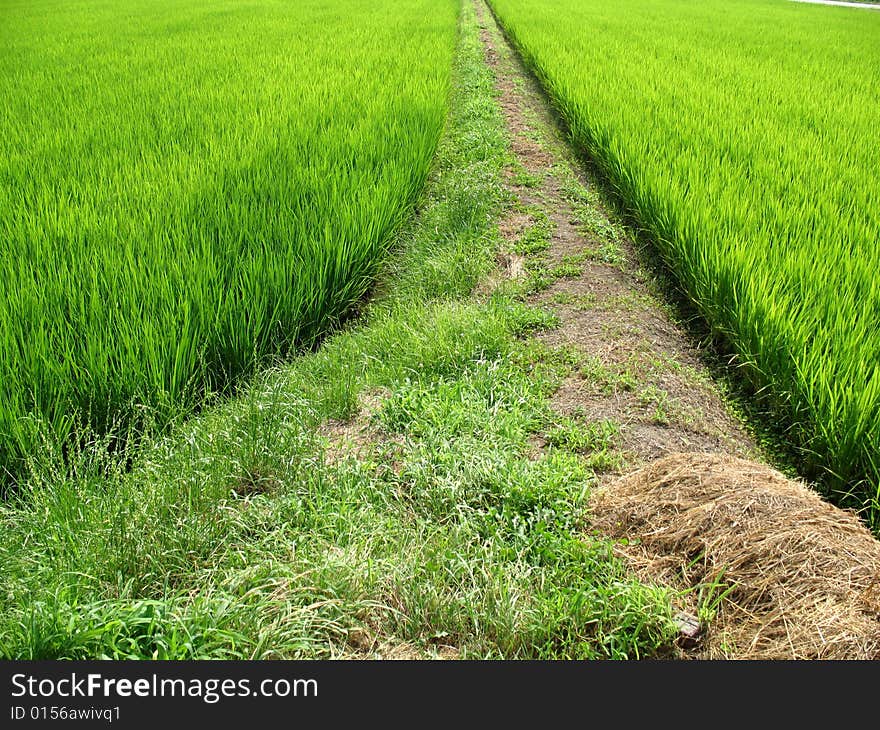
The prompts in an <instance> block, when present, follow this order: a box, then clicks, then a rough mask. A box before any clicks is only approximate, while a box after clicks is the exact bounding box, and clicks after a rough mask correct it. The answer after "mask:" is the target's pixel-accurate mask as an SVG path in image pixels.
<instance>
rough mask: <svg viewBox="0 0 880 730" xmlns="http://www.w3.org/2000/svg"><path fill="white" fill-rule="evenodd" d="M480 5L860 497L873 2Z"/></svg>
mask: <svg viewBox="0 0 880 730" xmlns="http://www.w3.org/2000/svg"><path fill="white" fill-rule="evenodd" d="M490 2H491V5H492V8H493V9H494V11H495V12H496V13H497V15H498V17H499V19H500V21H501V22H502V24H503V26H504V27H505V28H506V30H507V31H508V32H509V34H510V35H511V37H512V38H513V39H514V41H515V42H516V44H517V45H518V46H519V48H520V49H521V51H522V53H523V55H524V57H525V58H526V60H527V62H528V63H529V65H530V66H531V67H532V68H533V70H534V71H535V72H536V75H537V76H538V77H539V79H540V80H541V81H542V83H543V84H544V86H545V87H546V88H547V90H548V91H549V93H550V94H551V96H552V97H553V99H554V102H555V103H556V104H557V106H558V108H559V110H560V112H561V114H562V115H563V116H564V117H565V119H566V121H567V122H568V125H569V127H570V129H571V133H572V135H573V137H574V139H575V140H576V142H577V143H578V144H579V145H580V146H581V147H582V148H583V149H585V150H587V151H588V152H589V153H590V155H592V156H593V157H595V158H596V159H597V160H598V161H599V163H600V165H601V166H602V167H603V168H604V171H605V172H606V173H607V174H608V177H609V178H610V180H611V181H612V183H613V185H614V187H615V189H616V191H617V193H619V196H620V197H621V199H622V200H623V201H624V202H625V204H626V206H627V207H628V208H630V210H631V211H632V213H633V214H634V216H635V217H636V219H637V220H638V221H639V222H640V224H641V225H643V226H644V227H645V228H647V229H649V230H650V232H651V234H652V237H653V238H654V239H655V241H656V243H657V246H658V249H659V251H660V253H661V255H662V257H663V258H664V260H665V261H666V263H667V264H668V266H669V267H670V268H671V269H672V271H673V272H674V274H675V275H676V277H677V279H678V281H679V282H680V284H681V286H682V288H683V289H684V290H685V291H686V292H687V294H688V295H689V297H690V298H691V299H692V300H693V302H694V303H695V305H696V307H697V308H698V310H699V311H700V312H701V313H702V314H703V315H704V317H705V318H706V320H707V321H708V322H709V323H710V324H711V325H712V327H713V330H714V332H715V333H716V335H719V336H721V337H722V338H723V339H724V340H726V341H727V342H728V344H729V345H730V346H732V347H733V348H734V349H735V351H736V352H737V353H738V355H739V361H740V365H741V368H740V370H741V372H743V373H744V374H745V375H746V377H747V378H748V379H749V380H750V381H751V383H752V384H753V386H754V388H755V390H756V391H757V392H758V393H759V394H760V395H761V396H762V397H763V398H764V404H765V406H766V408H767V410H768V412H769V413H771V414H772V416H771V417H772V418H774V419H777V420H778V422H779V424H780V427H781V428H784V429H785V430H786V439H790V440H791V442H792V443H793V444H794V445H795V446H796V447H797V448H798V449H799V451H800V455H801V456H800V458H801V460H802V467H803V472H804V473H805V474H806V475H807V476H818V477H821V478H822V479H824V480H825V483H826V484H827V485H828V486H829V488H830V489H834V490H849V492H850V495H851V498H850V499H848V500H846V503H847V504H851V505H855V506H860V507H862V506H873V507H874V508H875V510H876V507H877V496H878V487H880V276H878V271H880V144H878V138H877V110H878V109H880V42H878V40H880V14H876V13H870V12H864V11H860V10H859V9H847V8H833V7H823V6H818V5H807V4H801V3H793V2H777V1H776V0H736V1H735V2H734V1H732V0H706V1H705V2H701V3H681V2H676V1H675V0H617V1H616V2H614V3H608V2H604V1H603V0H552V1H551V0H490Z"/></svg>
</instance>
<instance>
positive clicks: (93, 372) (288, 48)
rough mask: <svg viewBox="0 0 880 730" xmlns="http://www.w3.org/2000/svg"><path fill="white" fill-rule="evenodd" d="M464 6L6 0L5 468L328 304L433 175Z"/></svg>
mask: <svg viewBox="0 0 880 730" xmlns="http://www.w3.org/2000/svg"><path fill="white" fill-rule="evenodd" d="M458 6H459V3H458V2H457V0H381V1H379V2H370V3H365V2H359V0H334V2H332V3H328V2H321V1H320V0H297V2H283V1H281V0H253V2H248V3H238V2H233V1H232V0H185V1H184V2H179V1H178V0H174V1H172V0H150V1H149V2H147V1H146V0H112V1H110V0H103V1H102V0H87V1H86V0H28V1H27V2H24V1H20V0H7V1H6V2H4V3H3V4H2V7H0V240H2V246H0V276H2V280H3V286H2V287H0V472H3V471H5V472H6V473H7V475H10V474H11V475H13V476H14V475H16V474H17V473H18V472H19V471H20V469H21V467H22V463H23V460H25V459H26V458H27V456H28V455H29V454H31V453H33V452H34V450H35V449H36V448H37V444H38V443H39V442H40V441H39V440H40V439H41V438H42V437H43V436H48V437H49V438H50V439H52V440H53V441H57V440H60V441H62V442H63V441H65V440H69V438H70V436H71V434H72V433H73V432H74V431H75V430H77V429H79V428H80V427H81V426H83V425H85V426H89V427H91V428H94V429H97V430H98V431H106V430H107V429H110V428H111V427H115V426H117V425H118V426H120V427H131V425H132V424H135V425H136V424H137V423H138V422H140V421H143V420H144V419H159V420H163V419H167V418H170V417H172V416H174V415H175V414H179V413H180V412H182V411H185V410H186V409H188V408H191V407H193V406H194V405H195V404H196V403H197V402H198V401H199V399H200V398H202V397H204V394H205V393H211V392H224V391H226V390H228V389H229V387H230V384H232V383H234V382H235V381H236V379H237V378H239V377H240V376H242V375H243V374H247V373H249V372H252V371H253V370H254V369H255V367H256V366H257V365H258V364H261V363H262V364H265V363H266V362H267V361H269V360H271V359H272V358H275V357H279V356H284V355H285V354H287V353H288V352H289V351H290V350H291V349H292V348H297V347H304V346H308V345H310V344H312V343H313V342H314V341H315V340H316V338H318V337H319V336H320V335H321V334H322V333H324V332H326V331H327V329H328V328H330V327H332V326H333V325H334V324H335V323H337V322H339V320H340V319H341V318H342V317H343V316H344V315H345V313H346V311H347V310H348V309H349V308H350V306H351V304H352V303H353V302H354V301H356V300H357V299H358V298H360V297H361V296H362V295H363V294H364V292H365V291H366V290H367V288H368V287H369V284H370V281H371V277H372V276H373V275H374V274H375V273H376V270H377V266H378V265H379V263H380V262H381V260H382V255H383V253H384V252H385V250H386V249H387V247H388V245H389V241H390V240H391V236H392V234H393V232H394V231H395V229H396V228H397V226H398V225H399V224H400V223H401V221H402V220H403V219H404V217H405V216H406V215H407V214H408V212H409V210H410V208H411V205H412V203H413V202H414V199H415V196H416V195H417V193H418V191H419V190H420V188H421V186H422V183H423V181H424V179H425V176H426V174H427V170H428V167H429V164H430V161H431V158H432V155H433V153H434V149H435V146H436V143H437V140H438V137H439V134H440V132H441V129H442V127H443V124H444V118H445V113H446V106H447V91H448V85H449V72H450V64H451V57H452V52H453V48H454V43H455V32H456V18H457V14H458Z"/></svg>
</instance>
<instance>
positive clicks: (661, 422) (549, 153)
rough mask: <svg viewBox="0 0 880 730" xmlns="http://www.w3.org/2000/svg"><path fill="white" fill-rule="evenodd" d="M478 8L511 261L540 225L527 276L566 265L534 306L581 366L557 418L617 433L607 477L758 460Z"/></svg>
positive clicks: (513, 263)
mask: <svg viewBox="0 0 880 730" xmlns="http://www.w3.org/2000/svg"><path fill="white" fill-rule="evenodd" d="M477 10H478V17H479V20H480V24H481V33H482V39H483V43H484V44H485V49H486V61H487V63H488V64H489V65H490V66H492V67H493V69H494V71H495V74H496V79H497V89H498V94H499V103H500V105H501V109H502V111H503V114H504V118H505V121H506V124H507V128H508V131H509V135H510V143H511V151H512V153H513V155H514V157H515V160H514V161H513V162H512V164H511V165H510V166H509V168H508V187H509V190H510V192H511V195H512V196H513V198H514V199H515V200H516V201H517V202H516V203H515V204H514V206H513V210H511V211H510V212H509V213H508V214H507V217H506V218H505V219H504V220H503V221H502V222H501V225H500V229H501V233H502V235H503V236H504V237H505V239H506V240H507V242H508V243H509V245H510V247H511V251H513V250H514V249H515V248H516V246H517V242H518V241H520V240H521V239H522V237H523V236H524V235H527V234H528V231H529V230H530V229H531V228H533V227H534V226H535V225H536V224H537V223H538V222H540V221H544V223H543V225H544V226H545V227H548V226H547V224H548V222H549V229H550V230H552V234H551V235H550V238H549V247H548V248H547V249H546V250H544V251H543V252H542V256H541V257H540V258H535V257H531V258H529V259H528V260H527V261H526V263H525V267H526V269H531V270H534V269H536V268H538V267H540V268H542V269H546V270H548V271H553V270H554V268H556V269H558V268H559V267H563V268H564V269H565V275H564V276H561V277H559V278H556V279H555V281H553V282H552V283H551V284H550V285H549V286H548V287H547V288H545V289H543V290H542V291H539V292H536V293H535V294H533V295H532V296H531V297H530V299H529V301H530V303H532V304H535V305H539V306H541V307H544V308H546V309H550V310H552V311H553V312H555V314H556V315H557V316H558V318H559V321H560V326H559V327H558V328H556V329H554V330H551V331H549V332H547V333H545V334H543V335H542V339H543V341H544V342H545V343H546V344H547V345H550V346H553V347H560V346H562V347H566V348H570V349H572V350H574V351H575V352H577V353H578V356H579V357H580V358H583V360H584V363H585V364H584V366H582V367H581V368H580V370H579V372H578V373H577V374H575V375H573V376H571V377H569V378H568V379H567V380H566V381H565V383H564V384H563V386H562V387H561V388H560V389H559V391H558V392H557V394H556V396H555V398H554V403H553V405H554V407H555V410H556V411H557V412H558V413H559V414H560V415H562V416H572V415H575V416H577V417H578V418H582V419H584V420H586V421H591V422H593V421H605V422H611V423H613V427H614V429H615V430H617V432H618V433H617V436H616V437H615V442H614V445H615V447H616V449H617V451H618V454H619V456H620V457H622V458H620V459H619V460H618V462H617V463H618V469H613V470H611V471H610V473H609V476H610V475H611V474H612V473H614V472H615V471H618V472H619V471H620V470H626V469H629V468H632V467H636V466H639V465H641V464H643V463H645V462H646V461H649V460H652V459H656V458H658V457H661V456H663V455H665V454H668V453H672V452H676V451H704V452H717V453H724V454H731V455H737V456H745V457H749V456H751V457H754V456H755V454H756V449H755V444H754V441H753V440H752V439H751V437H750V436H749V435H748V434H747V433H746V431H745V429H744V428H743V426H742V424H741V423H740V422H739V421H738V419H737V418H735V417H734V416H733V415H732V414H731V412H730V410H729V408H728V406H727V405H726V403H725V401H724V400H723V398H722V396H721V394H720V392H719V389H718V386H717V385H716V384H715V383H714V382H713V381H712V378H711V377H710V374H709V370H708V368H707V366H706V365H705V364H704V363H703V362H702V361H701V358H700V352H699V350H698V348H697V346H696V345H695V344H694V343H693V342H692V341H691V340H690V339H689V337H688V335H687V334H686V332H685V331H684V329H683V328H682V327H680V326H678V325H677V324H676V323H675V322H674V321H673V319H672V317H671V313H670V311H669V309H668V308H667V307H666V306H665V305H664V304H663V303H662V300H661V298H660V296H659V295H658V293H657V291H656V286H654V285H653V281H652V279H651V277H650V275H649V274H648V273H646V271H645V270H644V269H643V268H642V267H641V266H640V264H639V258H638V256H637V253H636V247H635V244H634V242H633V240H632V238H631V237H629V236H628V235H627V234H626V231H625V230H624V228H623V227H622V226H621V225H620V223H618V222H617V221H615V220H614V218H613V216H612V215H611V214H610V213H609V210H608V207H607V206H605V205H604V204H603V203H602V200H601V195H600V193H599V191H598V187H597V186H596V185H595V184H594V182H593V181H591V180H589V179H588V178H587V176H586V173H585V172H584V170H583V169H582V166H581V165H580V164H579V163H578V161H577V158H576V157H575V155H574V153H573V152H572V151H571V150H570V148H569V147H568V145H567V143H566V141H565V138H564V136H563V132H562V131H561V130H560V128H559V125H558V124H557V123H556V120H555V118H554V116H553V112H552V110H551V108H550V106H549V104H548V102H547V100H546V97H545V96H544V94H543V92H542V91H541V89H540V88H539V87H538V85H537V83H536V82H535V81H534V79H533V78H532V77H531V76H530V75H529V74H528V72H527V71H526V70H525V69H524V68H523V67H522V65H521V62H520V61H519V59H518V57H517V56H516V55H515V53H514V52H513V51H512V49H511V48H510V47H509V45H508V44H507V42H506V41H505V39H504V38H503V36H502V34H501V33H500V31H499V29H498V27H497V25H496V23H495V21H494V18H493V17H492V15H491V12H490V11H489V10H488V8H487V7H486V6H485V5H484V3H483V2H482V0H478V2H477ZM520 261H521V260H520V259H518V258H517V257H516V255H515V254H513V253H511V254H508V255H507V257H506V258H505V261H504V264H505V266H506V267H507V268H508V270H510V269H511V267H513V268H517V267H519V266H520V265H521V264H520ZM566 264H567V266H566ZM508 273H509V271H508ZM513 275H515V274H513Z"/></svg>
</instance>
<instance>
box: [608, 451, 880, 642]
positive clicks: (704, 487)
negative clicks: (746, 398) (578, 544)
mask: <svg viewBox="0 0 880 730" xmlns="http://www.w3.org/2000/svg"><path fill="white" fill-rule="evenodd" d="M592 525H593V527H594V528H595V529H598V530H599V531H600V532H602V533H605V534H607V535H610V536H612V537H614V538H627V540H628V542H627V543H626V544H621V545H619V546H618V548H617V549H618V550H619V551H620V553H622V554H623V555H624V556H625V557H626V558H627V559H628V560H629V561H630V562H631V563H632V564H633V566H634V567H635V569H636V570H637V571H638V572H639V574H641V575H642V576H643V577H644V578H646V579H649V580H651V581H652V582H655V583H656V582H661V583H665V584H667V585H671V586H673V587H674V588H676V589H691V588H692V589H694V590H691V591H690V592H689V593H688V594H687V595H686V597H685V598H684V599H683V602H684V604H685V606H686V608H687V609H688V611H689V612H691V613H694V614H697V615H701V617H702V618H703V619H704V620H703V624H704V625H703V629H704V631H703V635H702V637H701V639H700V641H699V642H698V644H697V646H696V649H692V650H691V651H690V652H689V653H688V656H697V657H702V658H721V657H728V658H741V659H792V658H796V659H806V658H822V659H869V658H878V657H880V543H878V541H877V540H875V539H874V537H873V536H872V535H871V533H870V532H869V531H868V530H867V529H866V528H865V527H864V526H863V525H862V524H861V522H860V521H859V520H858V518H857V517H856V516H855V515H853V514H852V513H849V512H846V511H843V510H841V509H838V508H836V507H833V506H832V505H830V504H828V503H827V502H824V501H823V500H822V499H821V498H820V497H819V496H818V495H817V494H816V493H815V492H813V491H811V490H810V489H809V488H808V487H806V486H805V485H803V484H801V483H799V482H795V481H792V480H790V479H787V478H785V477H784V476H782V475H781V474H780V473H779V472H777V471H774V470H772V469H770V468H768V467H765V466H762V465H760V464H756V463H753V462H749V461H744V460H742V459H736V458H733V457H728V456H721V455H717V454H693V453H688V454H674V455H672V456H668V457H666V458H664V459H660V460H658V461H656V462H654V463H652V464H650V465H648V466H647V467H645V468H643V469H641V470H639V471H637V472H635V473H633V474H630V475H628V476H625V477H623V478H621V479H619V480H617V481H616V482H615V483H613V484H611V485H609V487H608V488H607V489H605V490H604V491H603V492H601V493H599V494H597V495H596V496H595V497H594V499H593V502H592ZM701 586H702V591H701V588H700V587H701ZM710 586H715V587H714V589H710V588H709V587H710ZM728 588H729V592H728V593H727V594H726V595H725V596H724V597H723V598H722V599H721V600H720V601H716V600H715V599H718V597H719V596H721V595H722V594H723V593H724V592H725V591H726V590H727V589H728ZM701 593H702V601H701V599H700V594H701ZM701 602H702V604H703V609H702V610H701V609H700V603H701ZM714 603H717V605H715V606H713V604H714ZM713 608H714V616H713V617H712V618H711V619H709V620H706V616H705V614H706V611H707V609H710V610H711V609H713ZM706 624H708V626H706Z"/></svg>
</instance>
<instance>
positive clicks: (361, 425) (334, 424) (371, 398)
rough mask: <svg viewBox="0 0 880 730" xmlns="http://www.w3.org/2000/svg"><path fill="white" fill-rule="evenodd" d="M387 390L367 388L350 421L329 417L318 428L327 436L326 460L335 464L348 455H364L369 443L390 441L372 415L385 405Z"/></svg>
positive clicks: (329, 463)
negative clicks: (374, 423) (376, 426)
mask: <svg viewBox="0 0 880 730" xmlns="http://www.w3.org/2000/svg"><path fill="white" fill-rule="evenodd" d="M388 395H389V393H388V391H386V390H380V389H377V390H368V391H364V392H362V393H360V394H359V395H358V410H357V413H356V414H355V415H354V417H353V418H351V419H349V420H348V421H340V420H337V419H332V418H331V419H328V420H326V421H324V423H322V424H321V426H320V427H319V428H318V436H320V437H321V438H323V439H325V440H326V442H327V445H326V447H325V449H324V461H325V463H326V464H327V465H328V466H333V465H335V464H338V463H340V462H341V461H344V460H345V459H348V458H361V457H363V456H364V455H365V454H366V453H367V451H368V450H369V449H370V447H371V446H372V445H374V444H376V443H378V442H380V441H388V440H389V438H388V435H387V434H384V433H380V432H379V431H378V430H377V429H376V428H375V426H374V425H373V424H372V419H373V416H374V415H375V414H376V413H378V412H379V411H380V410H381V409H382V404H383V403H384V402H385V399H386V398H387V397H388Z"/></svg>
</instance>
